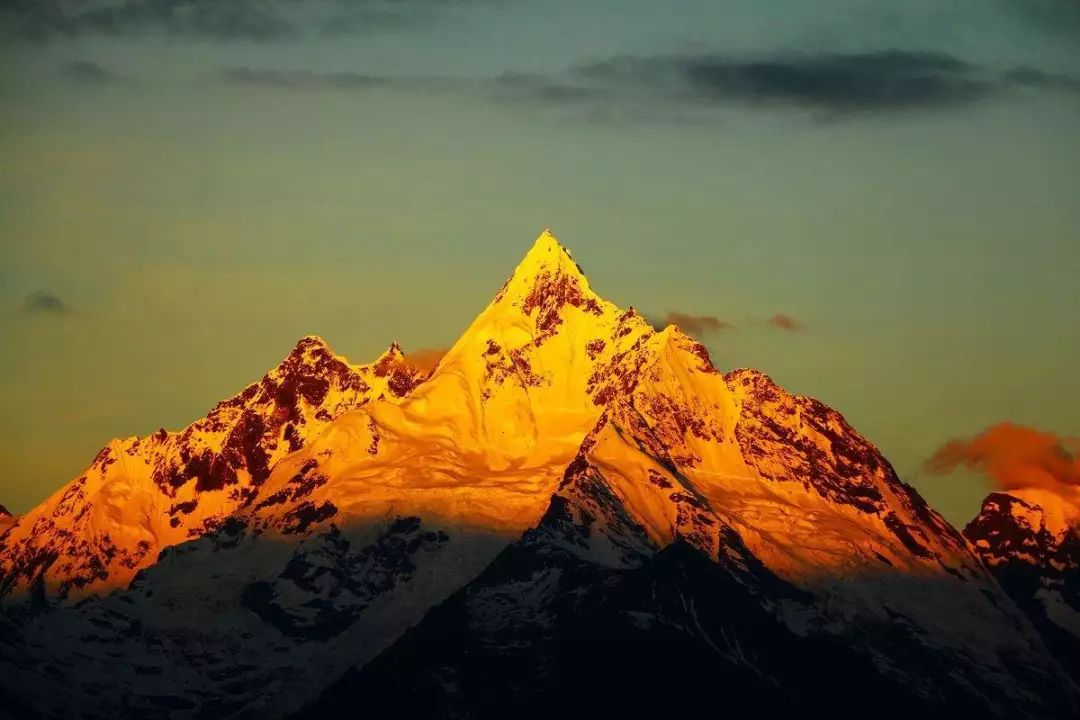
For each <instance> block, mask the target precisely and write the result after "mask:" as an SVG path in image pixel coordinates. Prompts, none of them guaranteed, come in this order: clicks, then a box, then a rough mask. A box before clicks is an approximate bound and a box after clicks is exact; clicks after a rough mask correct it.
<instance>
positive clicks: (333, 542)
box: [0, 232, 1080, 719]
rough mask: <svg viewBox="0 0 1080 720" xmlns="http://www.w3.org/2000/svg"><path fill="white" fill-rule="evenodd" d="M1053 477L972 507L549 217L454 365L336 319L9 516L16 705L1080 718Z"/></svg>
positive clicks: (4, 564)
mask: <svg viewBox="0 0 1080 720" xmlns="http://www.w3.org/2000/svg"><path fill="white" fill-rule="evenodd" d="M1015 503H1024V508H1026V510H1025V511H1024V512H1023V513H1019V512H1016V511H1014V509H1015V508H1017V507H1020V506H1019V505H1016V504H1015ZM1033 508H1041V506H1039V505H1037V504H1035V503H1034V501H1031V500H1030V498H1029V499H1028V500H1024V499H1021V498H1015V497H1013V496H1008V495H993V496H991V497H990V498H988V499H987V504H986V505H985V506H984V509H983V513H982V514H981V515H980V517H979V518H978V519H977V520H975V521H974V522H973V523H972V524H971V525H970V526H969V527H968V528H967V529H966V531H965V534H961V533H959V532H957V531H956V530H955V529H954V528H953V527H952V526H950V525H949V523H948V522H946V521H945V520H944V519H943V518H942V517H941V516H940V515H939V514H938V513H937V512H936V511H934V510H933V509H932V508H931V507H929V506H928V505H927V504H926V502H925V501H924V500H923V499H922V498H921V497H920V496H919V495H918V493H917V492H915V491H914V490H913V489H912V488H911V487H909V486H908V485H906V484H904V483H903V482H902V481H901V480H900V479H899V478H898V477H897V476H896V474H895V472H894V471H893V469H892V467H891V466H890V465H889V463H888V462H887V461H886V460H885V459H884V458H883V457H882V456H881V454H880V453H879V452H878V451H877V449H876V448H875V447H874V446H873V445H872V444H871V443H869V442H868V441H867V440H866V439H864V438H863V437H861V436H860V435H859V434H858V433H857V432H856V431H855V430H854V429H852V428H851V426H850V425H848V423H847V422H846V421H845V420H844V418H843V417H842V416H840V415H839V414H838V413H837V412H835V411H833V410H832V409H830V408H828V407H826V406H825V405H823V404H822V403H820V402H817V401H815V400H812V399H809V398H805V397H800V396H796V395H792V394H791V393H788V392H787V391H785V390H784V389H783V388H781V387H779V386H778V385H776V384H775V383H774V382H772V380H770V379H769V378H768V377H767V376H765V375H763V374H761V373H759V372H756V371H753V370H732V371H730V372H726V373H725V372H722V371H720V370H718V369H717V368H716V367H714V366H713V363H712V361H711V360H710V358H709V354H708V352H707V351H706V349H705V348H704V347H703V346H702V345H701V344H700V343H699V342H697V341H695V340H694V339H692V338H691V337H688V336H687V335H685V334H683V333H682V332H681V331H680V330H679V329H678V328H677V327H674V326H669V327H666V328H663V329H654V328H653V327H651V326H650V325H649V323H648V322H646V321H645V320H644V319H643V318H642V317H641V316H640V315H639V314H637V313H636V312H635V311H634V310H633V309H632V308H630V309H625V310H624V309H621V308H618V307H616V306H615V305H613V304H612V303H610V302H608V301H606V300H604V299H603V298H601V297H600V296H598V295H597V294H596V293H595V292H594V291H593V290H592V288H591V287H590V285H589V282H588V279H587V278H586V277H585V275H584V273H583V272H582V270H581V268H580V267H579V266H578V265H577V264H576V263H575V262H574V261H573V259H572V258H571V256H570V253H569V252H568V251H567V250H566V249H565V248H563V247H562V246H561V245H560V244H559V243H558V241H557V240H556V239H555V238H554V237H553V236H552V235H551V234H550V233H548V232H545V233H544V234H542V235H541V236H540V238H539V239H538V240H537V241H536V243H535V244H534V246H533V247H532V249H530V250H529V252H528V253H527V255H526V256H525V258H524V259H523V260H522V262H521V263H520V264H519V266H518V267H517V268H516V269H515V271H514V272H513V274H512V275H511V276H510V278H509V279H508V280H507V281H506V283H505V284H504V285H503V287H502V288H501V289H500V290H499V291H498V292H497V293H496V294H495V296H494V298H493V300H492V301H491V303H490V304H489V305H488V306H487V308H485V309H484V310H483V312H481V313H480V315H479V316H477V318H476V319H475V320H474V321H473V323H472V324H471V325H470V326H469V327H468V328H467V329H466V330H465V332H464V333H463V334H462V335H461V337H460V338H459V339H458V341H457V342H456V343H455V344H454V345H453V346H452V347H451V348H450V349H449V350H448V351H447V352H446V354H445V355H444V356H443V357H442V358H441V360H440V361H439V362H438V363H437V364H436V365H435V367H434V368H432V369H425V370H421V369H419V368H417V367H415V366H414V365H413V364H412V363H410V361H409V358H408V356H407V354H405V353H403V352H402V351H401V349H400V348H398V347H397V346H396V345H392V346H391V347H390V349H389V350H388V351H387V352H386V353H384V354H383V355H382V356H381V357H380V358H378V359H377V360H376V361H375V362H373V363H371V364H369V365H352V364H350V363H349V362H348V361H347V360H345V359H344V358H342V357H340V356H338V355H336V354H334V353H333V352H332V351H331V350H330V349H329V347H327V345H326V344H325V343H324V342H323V341H322V340H320V339H318V338H314V337H307V338H304V339H302V340H301V341H300V342H299V344H298V345H297V346H296V348H295V349H294V350H293V351H292V352H291V353H290V354H289V355H288V357H287V358H286V359H285V360H284V361H283V362H282V363H281V365H279V366H278V367H277V368H275V369H273V370H271V371H270V372H269V373H267V374H266V375H265V376H264V377H263V378H262V379H261V380H260V381H259V382H257V383H254V384H252V385H250V386H248V387H247V388H246V389H245V390H244V391H243V392H241V393H240V394H238V395H236V396H234V397H233V398H230V399H229V400H226V401H223V402H222V403H219V404H218V405H217V406H216V407H215V408H214V409H213V410H211V412H210V413H209V414H208V415H207V417H206V418H203V419H201V420H198V421H196V422H194V423H192V424H191V425H190V426H188V427H187V428H185V429H183V430H181V431H179V432H169V431H166V430H160V431H158V432H157V433H154V434H152V435H150V436H147V437H142V438H128V439H125V440H115V441H112V442H111V443H109V444H108V445H107V446H106V447H105V448H104V449H103V450H102V451H101V452H100V453H99V454H98V456H97V457H96V458H95V459H94V461H93V462H92V463H91V465H90V467H89V468H88V469H87V470H86V471H85V472H84V473H82V474H81V475H80V476H79V477H77V478H76V479H75V480H73V481H72V482H70V483H68V484H67V485H66V486H64V487H62V488H61V489H60V490H58V491H57V492H56V493H54V494H53V495H52V496H51V497H49V498H48V499H47V500H45V501H44V502H43V503H42V504H41V505H39V506H38V507H36V508H34V509H33V510H31V511H30V512H28V513H26V514H25V515H23V516H21V517H19V518H17V519H15V518H12V519H11V520H10V521H9V522H8V525H7V526H5V525H3V524H0V533H2V534H0V603H2V606H0V607H2V611H0V637H2V638H4V639H3V640H2V641H0V707H3V708H4V709H5V711H6V712H7V713H9V714H10V715H11V716H12V717H16V718H19V717H27V718H30V717H33V718H38V717H44V718H53V717H55V718H61V717H62V718H126V717H132V718H141V717H155V718H177V719H179V718H237V719H240V718H284V717H295V718H320V719H322V718H326V717H328V716H330V715H329V714H330V713H334V714H335V715H336V714H338V713H343V714H345V715H346V716H348V717H359V716H361V715H367V714H383V713H393V714H394V715H396V716H404V717H415V716H419V715H420V714H421V713H426V714H428V715H429V716H433V717H449V718H489V717H490V718H495V717H499V718H502V717H507V716H520V717H537V718H539V717H546V718H550V717H553V716H558V717H585V716H597V715H599V714H603V715H604V716H607V715H610V714H612V713H624V714H629V715H630V716H640V715H641V714H642V713H644V712H653V711H657V712H660V711H663V712H669V713H679V712H686V711H696V712H709V713H712V714H716V713H720V712H721V711H726V712H747V711H765V712H767V713H769V712H781V711H799V712H801V713H803V714H814V713H829V714H831V715H833V716H835V717H855V716H859V717H862V716H865V715H866V714H873V715H875V716H877V717H911V715H912V714H913V713H931V714H932V715H933V716H940V715H944V714H945V713H949V714H951V715H953V716H969V715H974V714H976V713H978V714H979V715H980V716H985V717H1009V718H1012V717H1021V718H1024V717H1026V718H1068V717H1074V716H1075V715H1076V713H1077V697H1078V695H1077V681H1078V678H1077V676H1076V671H1075V668H1076V667H1077V666H1078V663H1077V662H1076V658H1077V641H1078V638H1080V631H1078V630H1077V628H1076V625H1075V621H1074V618H1075V617H1080V610H1078V608H1080V603H1078V601H1077V597H1078V575H1077V569H1078V556H1077V541H1076V533H1075V525H1074V524H1073V523H1072V520H1067V521H1060V520H1059V519H1055V520H1054V522H1051V523H1049V524H1048V523H1047V522H1043V520H1041V519H1040V518H1041V515H1040V513H1042V512H1043V511H1042V510H1041V509H1033ZM5 517H6V515H5ZM1055 518H1057V516H1055ZM5 527H6V529H5ZM1070 613H1072V614H1071V615H1070ZM1070 623H1073V624H1070Z"/></svg>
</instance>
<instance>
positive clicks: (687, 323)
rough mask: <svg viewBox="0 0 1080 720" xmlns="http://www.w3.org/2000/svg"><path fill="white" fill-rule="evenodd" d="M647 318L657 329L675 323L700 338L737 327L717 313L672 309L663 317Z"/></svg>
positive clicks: (684, 330)
mask: <svg viewBox="0 0 1080 720" xmlns="http://www.w3.org/2000/svg"><path fill="white" fill-rule="evenodd" d="M647 320H648V321H649V324H650V325H652V326H653V327H654V328H656V329H657V330H661V329H663V328H665V327H667V326H668V325H675V326H677V327H678V328H679V329H680V330H682V331H683V332H685V333H687V334H689V335H693V336H695V337H699V338H700V337H701V336H703V335H711V334H714V333H718V332H721V331H723V330H730V329H732V328H734V327H735V326H734V325H732V324H731V323H729V322H728V321H726V320H721V319H720V318H718V317H717V316H715V315H693V314H691V313H684V312H679V311H677V310H670V311H668V313H667V314H666V315H664V316H662V317H650V318H647Z"/></svg>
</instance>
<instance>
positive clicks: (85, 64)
mask: <svg viewBox="0 0 1080 720" xmlns="http://www.w3.org/2000/svg"><path fill="white" fill-rule="evenodd" d="M60 71H61V74H62V75H63V76H64V77H65V78H67V79H68V80H71V81H73V82H77V83H81V84H84V85H104V84H106V83H111V82H114V81H116V80H119V79H120V78H119V76H118V75H116V74H115V73H114V72H113V71H112V70H109V69H108V68H106V67H105V66H103V65H99V64H98V63H96V62H91V61H89V60H75V61H72V62H69V63H67V64H66V65H64V66H63V67H62V68H61V69H60Z"/></svg>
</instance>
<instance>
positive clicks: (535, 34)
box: [0, 0, 1080, 525]
mask: <svg viewBox="0 0 1080 720" xmlns="http://www.w3.org/2000/svg"><path fill="white" fill-rule="evenodd" d="M1078 128H1080V3H1078V2H1076V0H955V2H950V3H942V2H940V0H933V1H931V0H907V1H906V2H899V1H898V0H897V1H891V2H885V1H884V0H820V1H819V2H815V3H806V2H804V1H802V0H773V1H772V2H769V3H762V2H758V1H757V0H727V1H725V2H720V1H717V0H709V1H706V0H669V1H668V2H663V3H661V2H656V1H655V0H653V1H651V2H649V1H645V0H577V1H575V2H570V1H569V0H547V1H546V2H544V3H538V2H529V0H442V1H440V0H393V1H385V0H351V1H346V0H291V1H289V2H286V1H285V0H216V1H211V0H128V2H124V3H116V2H111V1H110V0H86V1H85V2H74V1H69V2H57V3H37V2H33V1H32V0H7V1H6V2H4V3H2V4H0V397H3V398H4V408H3V410H4V411H3V413H2V414H0V503H2V504H3V505H5V506H7V507H8V508H9V509H11V510H12V511H14V512H23V511H25V510H27V509H29V508H30V507H32V506H33V505H35V504H36V503H37V502H40V501H41V500H42V499H44V498H45V497H46V496H48V495H49V494H50V493H52V492H53V491H54V490H56V489H57V488H59V487H60V486H61V485H62V484H63V483H65V482H67V481H68V480H70V479H71V478H73V477H75V476H76V475H77V474H78V473H79V472H80V471H81V470H82V469H83V468H84V467H85V466H86V465H87V464H88V463H89V461H90V460H91V458H92V457H93V456H94V454H95V453H96V452H97V450H98V449H99V448H100V447H101V446H103V445H104V444H105V443H106V442H107V441H108V439H109V438H111V437H116V436H130V435H141V434H147V433H150V432H153V431H154V430H156V429H157V428H158V427H162V426H163V427H166V428H169V429H179V428H182V427H183V426H184V425H186V424H187V423H188V422H190V421H192V420H194V419H196V418H199V417H201V416H203V415H204V414H205V413H206V411H207V410H209V408H210V407H212V406H213V405H214V404H215V403H216V402H217V401H218V400H219V399H222V398H225V397H228V396H230V395H232V394H234V393H235V392H237V391H239V390H240V389H242V388H243V387H244V386H245V385H246V384H248V383H249V382H252V381H255V380H257V379H258V378H259V377H261V375H262V374H263V373H264V372H265V371H266V370H267V369H269V368H270V367H272V366H274V365H276V364H277V362H278V361H279V360H280V359H281V358H282V357H283V356H284V355H286V354H287V353H288V351H289V350H290V348H291V347H292V346H293V344H295V342H296V340H297V339H298V338H299V337H301V336H303V335H305V334H308V333H315V334H319V335H322V336H323V337H324V338H326V340H327V341H328V342H329V343H330V344H331V346H332V347H334V348H335V349H336V350H337V351H338V352H340V353H342V354H344V355H346V356H347V357H349V358H350V359H351V360H352V361H353V362H357V363H360V362H367V361H370V360H371V359H373V358H374V357H376V356H377V355H378V354H379V353H380V352H381V351H382V350H383V349H385V347H386V346H387V345H389V343H390V342H391V341H393V340H396V341H398V342H399V343H401V344H402V346H403V347H404V348H405V350H406V352H408V351H409V350H410V349H419V348H438V347H444V346H446V345H448V344H450V343H451V342H453V340H454V339H455V338H456V337H457V335H458V334H459V333H460V332H461V331H462V330H463V329H464V328H465V327H466V326H467V325H468V324H469V322H470V321H471V320H472V318H473V317H474V316H475V315H476V314H477V313H478V312H479V311H480V310H482V309H483V307H484V306H485V305H486V304H487V302H488V301H489V300H490V299H491V297H492V296H493V294H494V293H495V291H496V290H497V289H498V288H499V286H500V285H501V283H502V281H503V280H504V279H505V277H506V276H507V275H508V274H509V272H510V271H511V270H512V268H513V267H514V265H515V264H516V263H517V261H518V260H519V259H520V257H521V256H522V255H523V254H524V253H525V252H526V250H527V249H528V247H529V246H530V245H531V243H532V242H533V240H534V239H535V237H536V236H537V235H538V234H539V232H540V231H541V230H542V229H544V228H545V227H551V228H552V229H553V231H554V232H555V233H556V234H557V235H558V236H559V238H560V239H561V241H562V242H563V243H564V244H565V245H566V246H567V247H569V248H570V249H571V250H572V252H573V253H574V257H575V259H577V260H578V261H579V262H580V264H581V265H582V266H583V267H584V269H585V271H586V272H587V274H588V275H589V278H590V281H591V284H592V285H593V287H594V288H595V289H596V290H597V291H598V292H599V293H600V294H601V295H603V296H604V297H606V298H608V299H610V300H612V301H613V302H616V303H618V304H619V305H622V306H627V305H633V306H634V307H636V308H638V309H639V310H641V311H642V312H643V313H645V314H646V315H648V316H649V317H654V318H657V319H658V320H662V319H664V318H681V319H682V324H684V325H686V324H689V325H691V326H692V327H693V330H694V332H696V333H698V334H699V335H700V336H701V337H702V339H703V340H704V341H705V342H706V344H707V345H708V347H709V349H710V351H711V353H712V356H713V359H714V362H715V363H716V364H717V366H718V367H721V368H724V369H726V368H735V367H746V366H749V367H755V368H758V369H760V370H763V371H764V372H767V373H768V374H770V375H771V376H772V377H773V378H774V379H775V380H777V381H778V382H780V383H781V384H783V385H784V386H785V387H787V388H788V389H790V390H792V391H794V392H798V393H800V394H805V395H811V396H814V397H817V398H819V399H821V400H823V401H825V402H826V403H828V404H830V405H831V406H833V407H834V408H836V409H837V410H839V411H840V412H842V413H843V414H844V415H845V416H846V417H847V418H848V420H849V421H850V422H851V423H852V424H853V425H854V426H855V427H856V428H857V429H858V430H860V431H861V432H862V433H863V434H864V435H865V436H867V437H868V438H869V439H870V440H871V441H873V442H874V443H875V444H876V445H877V446H878V447H879V448H881V450H882V451H883V452H884V453H885V455H886V456H887V457H888V458H889V459H890V460H891V462H892V463H893V465H894V466H895V467H896V469H897V471H898V472H899V474H900V475H901V477H902V478H903V479H905V480H906V481H908V482H910V483H911V484H913V485H914V486H915V487H916V488H918V489H919V491H920V492H921V493H922V494H923V495H924V496H925V497H927V498H928V499H929V500H930V502H931V503H932V504H933V505H935V506H936V507H937V508H938V509H940V510H941V511H942V512H943V513H944V514H945V515H946V517H948V518H949V519H950V520H951V521H952V522H954V523H956V524H960V525H962V524H963V523H964V522H966V521H967V520H968V519H970V518H971V517H973V516H974V514H975V512H976V511H977V509H978V506H979V503H980V501H981V498H982V497H983V495H985V493H986V491H987V489H988V487H989V484H988V480H987V479H986V478H985V477H983V475H982V474H981V473H980V472H979V467H978V464H977V463H976V464H974V465H972V466H966V467H964V468H959V471H958V472H950V473H942V472H937V471H935V470H934V468H935V467H939V466H940V463H938V464H937V465H935V464H934V463H930V464H928V460H930V459H931V458H932V457H934V456H935V453H936V452H937V451H938V450H939V449H940V448H941V447H942V446H944V445H945V444H946V443H949V442H950V441H955V439H956V438H965V437H973V436H976V435H977V434H978V433H981V432H983V431H984V430H985V429H986V428H989V427H992V426H995V425H997V424H1000V423H1009V424H1010V425H1009V426H1010V427H1012V426H1013V425H1015V426H1017V427H1023V428H1031V429H1033V431H1034V430H1037V431H1038V432H1040V433H1045V434H1048V435H1047V436H1049V437H1075V436H1076V435H1078V434H1080V413H1078V412H1077V410H1076V408H1075V406H1076V403H1077V399H1078V398H1080V373H1078V372H1077V370H1078V368H1080V322H1078V310H1080V283H1078V282H1077V278H1078V275H1080V229H1078V228H1080V191H1078V188H1080V133H1078V132H1077V129H1078ZM1040 437H1043V436H1041V435H1040ZM955 464H956V463H954V465H955ZM949 469H950V470H953V469H957V468H955V467H952V466H950V468H949Z"/></svg>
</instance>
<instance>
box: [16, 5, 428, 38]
mask: <svg viewBox="0 0 1080 720" xmlns="http://www.w3.org/2000/svg"><path fill="white" fill-rule="evenodd" d="M439 8H440V3H439V2H437V0H398V1H395V0H124V1H123V2H113V1H112V0H83V2H38V1H37V0H11V1H9V2H6V3H3V4H2V5H0V30H2V31H3V33H4V34H6V35H8V36H9V37H10V36H14V37H17V38H21V39H23V40H32V41H47V40H55V39H60V38H72V37H82V36H107V37H128V36H139V35H147V34H160V35H169V36H181V37H192V38H200V39H214V40H244V41H255V42H269V41H283V40H292V39H297V38H301V37H310V36H335V35H356V34H363V33H369V32H379V31H383V30H388V29H400V28H403V27H408V26H410V25H413V24H416V23H417V22H419V21H421V20H423V19H424V18H429V17H431V16H433V15H434V14H436V13H437V10H438V9H439Z"/></svg>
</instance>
